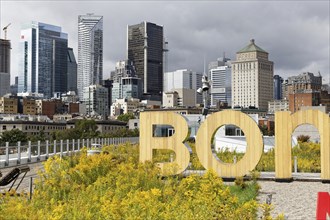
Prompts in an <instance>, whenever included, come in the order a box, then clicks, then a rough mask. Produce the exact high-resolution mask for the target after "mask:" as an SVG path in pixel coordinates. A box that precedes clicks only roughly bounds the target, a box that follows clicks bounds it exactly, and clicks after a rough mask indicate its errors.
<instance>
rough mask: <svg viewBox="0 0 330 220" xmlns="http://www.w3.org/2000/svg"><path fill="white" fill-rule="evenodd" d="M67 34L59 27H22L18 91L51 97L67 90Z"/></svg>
mask: <svg viewBox="0 0 330 220" xmlns="http://www.w3.org/2000/svg"><path fill="white" fill-rule="evenodd" d="M67 51H68V35H67V34H66V33H63V32H62V30H61V27H58V26H54V25H50V24H44V23H41V22H35V21H32V22H31V23H28V24H25V25H23V26H22V30H21V40H20V68H19V82H18V92H30V93H41V94H44V97H46V98H51V97H52V96H53V94H54V93H63V92H66V91H67V80H66V74H67Z"/></svg>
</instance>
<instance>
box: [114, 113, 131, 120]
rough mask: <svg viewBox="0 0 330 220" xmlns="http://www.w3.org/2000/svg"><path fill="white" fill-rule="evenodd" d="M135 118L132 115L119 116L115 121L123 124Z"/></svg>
mask: <svg viewBox="0 0 330 220" xmlns="http://www.w3.org/2000/svg"><path fill="white" fill-rule="evenodd" d="M134 118H135V116H134V114H133V113H126V114H121V115H119V116H118V117H117V120H119V121H124V122H128V121H129V120H130V119H134Z"/></svg>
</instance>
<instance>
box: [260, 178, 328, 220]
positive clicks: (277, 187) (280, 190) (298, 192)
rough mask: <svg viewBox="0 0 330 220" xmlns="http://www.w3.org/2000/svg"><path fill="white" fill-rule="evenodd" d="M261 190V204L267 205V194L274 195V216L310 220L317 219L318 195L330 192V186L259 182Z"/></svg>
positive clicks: (315, 183) (313, 183)
mask: <svg viewBox="0 0 330 220" xmlns="http://www.w3.org/2000/svg"><path fill="white" fill-rule="evenodd" d="M258 182H259V184H260V186H261V190H260V193H259V196H258V199H259V202H261V203H265V202H266V197H267V194H273V195H272V204H273V206H274V210H273V211H272V215H273V216H276V215H278V214H280V213H283V214H284V215H285V216H286V218H287V219H293V220H300V219H301V220H309V219H311V220H312V219H315V217H316V205H317V193H318V192H330V184H324V183H321V182H300V181H294V182H291V183H278V182H274V181H258Z"/></svg>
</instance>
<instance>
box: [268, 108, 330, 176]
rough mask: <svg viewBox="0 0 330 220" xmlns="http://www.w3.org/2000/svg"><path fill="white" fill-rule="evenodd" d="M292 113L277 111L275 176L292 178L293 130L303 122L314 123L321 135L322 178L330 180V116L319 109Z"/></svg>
mask: <svg viewBox="0 0 330 220" xmlns="http://www.w3.org/2000/svg"><path fill="white" fill-rule="evenodd" d="M290 113H291V112H276V113H275V178H276V179H277V180H278V181H281V180H290V179H292V175H291V174H292V165H291V149H292V146H291V135H292V132H293V131H294V130H295V129H296V128H297V127H298V126H299V125H301V124H312V125H314V126H315V127H316V128H317V129H318V131H319V133H320V137H321V179H322V180H323V181H326V182H327V181H330V142H329V139H330V120H329V116H328V115H327V114H325V113H323V112H321V111H319V110H301V111H298V112H296V113H294V114H292V115H290ZM298 166H299V164H298Z"/></svg>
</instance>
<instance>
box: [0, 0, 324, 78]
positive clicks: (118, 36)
mask: <svg viewBox="0 0 330 220" xmlns="http://www.w3.org/2000/svg"><path fill="white" fill-rule="evenodd" d="M0 4H1V5H0V9H1V19H0V22H1V28H2V27H4V26H6V25H7V24H8V23H12V25H11V26H10V27H9V28H8V32H7V38H8V39H10V40H11V43H12V48H13V49H12V63H11V78H12V80H11V81H12V82H13V81H14V77H15V76H17V75H18V72H17V69H18V61H17V58H16V56H17V54H18V53H17V52H18V41H19V37H20V34H19V30H20V28H21V23H24V22H25V21H29V20H37V21H40V22H45V23H49V24H53V25H57V26H61V27H62V29H63V31H64V32H66V33H68V35H69V42H68V46H69V47H72V48H73V49H74V51H75V54H77V49H78V48H77V47H78V37H77V35H78V33H77V32H78V30H77V16H78V15H80V14H86V13H94V14H98V15H103V16H104V71H103V75H104V78H108V77H109V75H110V71H112V70H114V67H115V63H116V62H117V61H119V60H123V59H125V58H126V53H127V52H126V47H127V43H126V41H127V38H126V34H127V32H126V31H127V30H126V29H127V25H132V24H136V23H139V22H142V21H149V22H153V23H156V24H159V25H163V26H164V36H165V38H166V41H168V42H169V54H168V60H169V62H168V64H167V65H168V70H169V71H174V70H177V69H183V68H188V69H192V70H194V71H203V63H204V56H205V60H206V63H208V62H209V61H212V60H216V59H217V58H218V57H220V56H222V54H223V53H224V52H225V53H226V57H228V58H231V59H233V58H234V57H235V54H236V52H237V51H238V50H239V49H241V48H242V47H243V46H244V45H246V44H247V43H248V42H249V40H250V39H252V38H254V39H256V41H257V42H258V43H259V44H260V45H262V46H263V49H265V50H266V51H268V52H269V55H270V60H272V61H274V67H275V69H274V74H277V75H280V76H282V77H284V78H287V77H288V76H291V75H297V74H300V73H301V72H305V71H308V72H313V73H317V72H318V71H320V72H321V74H322V76H323V78H324V81H323V83H328V82H329V2H328V1H310V2H306V1H304V2H275V1H268V2H247V1H242V2H238V1H235V2H226V1H220V2H214V1H209V2H198V1H191V2H160V1H155V2H139V1H135V2H127V1H124V2H115V1H109V2H108V1H102V2H91V1H83V2H79V4H77V2H72V1H65V2H61V1H60V2H51V1H49V2H47V1H45V2H29V1H27V2H22V1H21V2H18V1H10V2H9V1H2V2H1V3H0ZM36 7H38V10H34V9H35V8H36ZM130 8H134V10H130ZM224 8H225V9H226V10H223V9H224ZM32 10H33V12H34V13H31V11H32ZM124 11H125V13H123V12H124ZM17 14H20V16H15V15H17ZM169 14H170V15H174V16H168V15H169ZM1 38H3V32H1Z"/></svg>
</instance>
